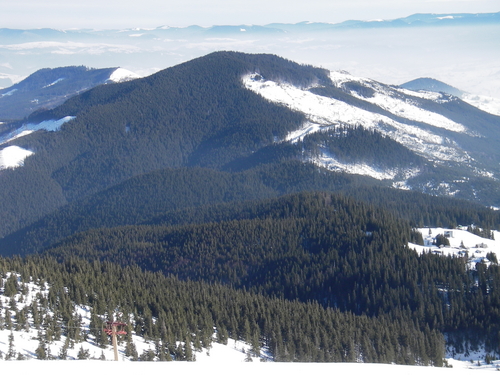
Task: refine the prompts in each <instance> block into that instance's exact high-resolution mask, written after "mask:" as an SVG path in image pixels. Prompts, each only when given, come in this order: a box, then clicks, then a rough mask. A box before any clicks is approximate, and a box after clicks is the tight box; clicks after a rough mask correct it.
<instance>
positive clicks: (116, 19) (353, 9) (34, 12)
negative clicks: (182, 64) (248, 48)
mask: <svg viewBox="0 0 500 375" xmlns="http://www.w3.org/2000/svg"><path fill="white" fill-rule="evenodd" d="M498 11H500V1H499V0H306V1H304V0H300V1H299V0H294V1H276V0H212V1H205V0H182V1H179V0H176V1H171V0H78V1H74V0H43V1H41V0H1V1H0V28H19V29H23V28H40V27H50V28H59V29H70V28H97V29H103V28H104V29H106V28H123V27H157V26H162V25H169V26H189V25H194V24H196V25H200V26H211V25H238V24H256V25H263V24H267V23H271V22H285V23H296V22H301V21H316V22H333V23H337V22H342V21H345V20H349V19H358V20H369V19H379V18H383V19H394V18H399V17H405V16H408V15H411V14H414V13H494V12H498Z"/></svg>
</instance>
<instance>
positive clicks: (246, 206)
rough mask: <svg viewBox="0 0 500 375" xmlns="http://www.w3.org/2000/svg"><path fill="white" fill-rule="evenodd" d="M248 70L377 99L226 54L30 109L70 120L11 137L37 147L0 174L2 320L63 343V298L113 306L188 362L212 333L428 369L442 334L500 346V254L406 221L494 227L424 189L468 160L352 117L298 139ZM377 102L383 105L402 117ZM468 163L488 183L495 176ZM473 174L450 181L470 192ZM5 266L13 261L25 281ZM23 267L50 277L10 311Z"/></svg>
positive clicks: (472, 207)
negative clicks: (352, 168) (440, 249)
mask: <svg viewBox="0 0 500 375" xmlns="http://www.w3.org/2000/svg"><path fill="white" fill-rule="evenodd" d="M249 74H252V76H253V77H255V79H256V80H259V82H260V83H262V80H263V79H261V78H262V77H266V79H273V80H274V81H273V82H274V83H272V84H273V85H278V84H277V83H276V82H278V83H279V84H282V86H283V87H285V86H286V87H290V85H294V87H295V88H297V87H299V88H310V91H308V94H310V93H311V92H313V91H314V92H321V93H322V94H321V95H323V96H321V95H320V96H321V100H327V98H329V97H331V96H334V95H337V96H342V97H344V98H348V97H349V98H350V99H349V100H350V101H351V102H352V103H354V104H353V106H354V107H355V109H354V110H355V111H357V110H358V109H360V108H361V107H363V108H364V109H366V108H368V107H373V108H375V107H377V105H375V104H373V103H369V102H367V101H364V99H362V98H365V97H366V98H371V97H375V89H372V91H373V92H372V91H370V90H369V89H367V86H363V85H361V84H357V85H356V84H355V83H353V82H347V84H346V86H345V87H343V88H339V87H334V85H333V83H331V81H329V80H330V78H329V77H328V73H327V72H326V71H324V70H323V69H318V68H313V67H309V66H302V65H298V64H295V63H293V62H290V61H287V60H284V59H281V58H278V57H276V56H271V55H245V54H240V53H231V52H220V53H214V54H211V55H208V56H205V57H203V58H199V59H196V60H193V61H190V62H188V63H185V64H181V65H179V66H176V67H173V68H170V69H167V70H165V71H162V72H159V73H157V74H155V75H152V76H150V77H147V78H144V79H140V80H136V81H133V82H127V83H123V84H114V85H105V86H100V87H97V88H95V89H93V90H90V91H87V92H85V93H83V94H81V95H78V96H75V97H73V98H71V99H70V100H68V101H67V102H66V103H65V104H63V105H61V106H59V107H57V108H54V109H52V110H50V111H41V112H38V113H35V114H33V115H32V116H31V117H30V118H29V119H28V121H30V122H32V123H37V122H40V121H44V120H50V119H52V120H53V119H63V118H67V119H71V120H68V121H67V122H65V123H64V124H63V125H62V127H61V129H60V130H57V131H43V130H42V131H37V132H34V133H31V134H30V135H26V136H20V137H18V138H16V139H12V140H10V141H8V144H9V145H17V146H18V147H23V148H25V149H29V150H33V152H34V155H32V156H30V157H28V158H26V159H25V160H24V166H20V167H18V168H15V169H6V170H1V171H0V194H1V196H2V199H1V200H0V222H1V223H2V225H1V226H0V255H2V256H9V257H10V258H0V273H2V277H3V278H4V279H6V280H8V279H9V280H10V281H8V282H7V281H5V285H3V287H4V289H3V293H4V296H6V297H8V298H10V301H9V307H7V306H5V309H4V310H7V311H6V312H5V313H4V314H3V316H1V314H0V317H1V318H3V322H1V321H0V329H1V328H6V329H12V328H13V329H23V327H22V326H23V323H24V325H29V324H31V322H33V324H37V323H36V322H39V323H38V324H40V328H39V330H40V332H41V333H40V335H42V334H43V335H46V336H47V340H53V339H54V338H53V336H54V333H53V331H51V330H48V329H47V326H50V325H52V326H51V327H53V328H54V329H55V327H62V328H61V329H63V331H64V330H66V334H67V335H69V336H67V337H69V339H70V340H73V341H74V342H75V343H76V341H75V340H76V339H75V337H73V336H72V337H70V336H71V333H70V330H69V328H68V327H70V326H72V324H74V322H75V319H77V318H75V314H76V313H75V311H76V310H74V309H73V308H74V305H75V304H76V305H80V306H81V305H83V306H86V307H84V308H88V309H92V311H93V312H95V315H96V316H94V319H97V316H99V319H101V318H103V315H105V314H107V315H108V317H112V316H113V314H115V313H119V314H122V315H123V316H124V319H126V320H127V324H129V331H135V332H136V333H138V334H141V335H143V336H145V337H148V338H149V339H151V340H154V342H155V345H156V349H157V350H156V353H153V354H151V353H149V354H151V356H150V359H160V360H163V359H181V360H184V359H190V358H191V356H190V355H189V354H186V350H187V349H186V348H187V347H189V348H191V346H190V343H191V344H192V345H193V348H199V347H201V346H203V347H207V346H209V345H210V342H211V340H212V337H213V335H214V333H215V334H216V337H217V340H219V341H221V342H224V341H225V340H227V338H228V337H231V338H234V339H239V340H243V341H246V342H248V343H250V344H251V345H252V347H253V350H255V351H258V350H260V349H259V348H262V347H266V348H267V349H268V350H270V352H271V354H272V356H273V358H274V359H275V360H278V361H298V360H300V361H375V362H388V363H392V362H394V363H405V364H432V365H437V366H441V365H442V364H443V356H444V354H443V353H444V347H445V346H444V345H445V342H444V338H445V337H446V339H447V344H449V345H452V346H453V347H454V349H455V351H456V352H457V353H461V352H464V351H467V350H468V349H469V348H470V347H472V346H477V345H480V344H481V345H484V346H485V348H486V350H488V351H491V352H498V350H497V348H498V347H499V344H500V341H499V336H498V331H499V330H500V309H499V306H500V285H499V283H500V278H499V270H500V269H499V266H498V264H497V262H493V261H492V262H490V263H488V264H486V263H481V262H479V263H477V265H474V266H470V264H469V263H468V259H467V256H468V255H467V256H465V255H464V256H461V257H444V256H440V255H436V254H431V253H430V252H427V251H424V252H423V253H417V252H416V251H414V250H413V249H411V248H410V247H409V243H413V244H419V245H423V237H422V234H421V233H420V232H418V231H417V230H415V228H422V227H425V226H433V227H449V228H454V227H456V226H458V225H464V226H470V227H471V230H477V231H478V232H480V231H482V233H488V234H490V233H491V231H492V230H498V229H500V211H495V210H493V209H490V208H487V207H485V206H483V205H481V204H478V203H477V202H473V201H466V200H460V199H457V198H452V197H442V196H441V197H438V196H433V195H431V194H423V193H422V192H421V191H426V188H429V190H428V191H429V192H430V193H435V192H436V190H432V188H433V187H434V186H441V185H443V186H444V187H443V189H444V188H447V187H449V186H447V185H446V184H445V183H443V182H442V181H448V180H450V181H451V180H453V179H455V178H458V177H457V176H459V178H460V179H461V180H460V183H462V182H465V181H468V180H467V178H468V177H467V176H469V175H467V173H470V174H473V173H475V172H470V171H469V172H467V173H465V174H462V170H461V169H453V168H451V169H450V167H449V166H450V165H452V164H453V163H451V162H450V163H434V161H433V160H431V159H430V158H427V157H425V155H421V154H419V153H417V152H416V151H412V150H411V149H410V148H408V147H405V146H403V145H402V144H401V143H399V142H397V141H395V140H394V139H392V138H391V137H390V136H388V135H387V134H386V133H383V132H381V131H380V130H377V129H374V128H364V127H363V126H358V125H356V126H350V125H349V124H348V123H342V124H337V125H338V126H331V127H330V128H327V129H323V131H320V132H314V131H311V132H310V133H307V132H306V133H304V134H302V135H300V136H297V137H296V138H295V139H294V141H293V142H292V141H290V140H289V138H287V137H289V136H290V134H292V132H294V131H296V130H297V129H299V128H300V127H302V126H304V124H308V122H307V121H310V120H311V119H310V118H308V117H307V116H306V115H305V114H304V113H302V112H299V111H294V110H291V109H290V107H289V106H287V105H284V104H283V105H280V104H276V103H272V102H271V101H270V100H267V99H265V98H264V97H263V96H261V95H259V94H257V93H255V92H253V91H252V90H249V89H247V88H245V86H244V83H243V81H242V77H243V76H245V77H247V76H248V75H249ZM257 75H259V77H261V78H258V77H257ZM260 83H259V84H260ZM268 84H269V85H271V83H268ZM287 85H288V86H287ZM278 86H279V85H278ZM374 87H376V85H375V84H374ZM377 87H378V86H377ZM349 90H350V91H353V92H355V94H348V91H349ZM304 95H305V94H304ZM349 95H350V96H349ZM398 95H399V94H398ZM366 98H365V99H366ZM346 100H348V99H346ZM419 103H424V104H425V105H427V106H433V105H436V106H438V104H439V103H435V102H432V101H430V100H427V99H425V100H424V99H422V100H420V99H419ZM424 104H422V105H424ZM332 105H333V104H332ZM342 105H344V104H342ZM456 105H457V106H458V107H459V108H460V110H463V108H464V107H463V106H462V104H460V103H458V104H456ZM454 106H455V104H449V105H448V106H447V107H443V108H444V109H442V111H452V109H453V108H457V107H454ZM350 108H351V107H350ZM377 108H378V110H377V111H378V113H376V115H377V116H378V115H387V116H389V115H390V116H391V120H394V119H397V120H398V121H403V120H404V118H403V115H394V114H391V113H390V111H389V110H388V109H381V107H377ZM351 109H352V108H351ZM419 113H420V112H419ZM455 116H459V115H458V114H457V113H455ZM482 118H483V120H484V119H486V117H482ZM402 119H403V120H402ZM405 121H406V120H405ZM484 121H486V120H484ZM407 122H408V123H410V125H411V126H417V125H416V124H417V122H418V121H416V120H408V121H407ZM309 124H310V123H309ZM440 124H441V123H440ZM446 124H448V123H446ZM478 124H479V125H478V126H479V127H481V126H486V125H485V123H483V122H480V123H478ZM314 126H316V125H314ZM314 126H312V127H314ZM398 126H399V125H398ZM489 126H490V125H489ZM426 127H427V128H428V127H430V125H425V124H424V125H422V128H421V129H420V130H422V129H423V128H426ZM412 129H416V128H412ZM301 130H304V128H301ZM306 130H307V129H306ZM453 131H454V130H449V129H446V130H443V128H439V127H438V133H436V134H440V136H441V135H446V134H451V132H453ZM429 134H430V133H429ZM463 137H464V138H463V139H466V138H465V137H469V134H466V133H464V135H463ZM470 137H472V136H470ZM495 137H497V136H496V135H495ZM472 138H473V137H472ZM481 142H483V141H481ZM449 143H450V144H451V143H452V142H451V141H450V142H449ZM2 147H3V145H2ZM325 154H328V155H335V157H336V158H337V159H336V161H337V162H339V163H347V164H352V165H355V164H360V165H364V164H366V165H368V164H369V165H370V166H372V167H373V168H379V169H381V170H382V169H391V170H394V171H396V172H395V173H400V174H407V173H409V172H412V171H419V173H422V174H420V175H414V176H413V177H412V178H413V180H414V182H415V184H416V185H417V184H420V185H421V186H420V187H419V189H418V190H417V189H415V190H402V189H394V188H393V187H391V186H392V182H391V181H389V182H387V181H385V180H377V179H375V178H371V177H368V176H361V175H352V174H347V173H343V172H339V171H335V170H332V169H329V168H328V167H327V166H320V165H318V163H315V161H314V158H319V157H320V156H321V155H323V156H324V155H325ZM464 154H466V153H464ZM468 160H469V159H468ZM456 163H458V162H456ZM443 178H444V180H443ZM481 178H484V180H481V183H484V184H486V183H485V182H484V181H486V180H488V181H489V183H490V184H491V191H492V192H493V193H492V194H494V192H495V191H496V190H495V189H498V184H497V183H496V182H495V181H494V179H491V178H490V179H488V178H489V177H484V176H483V177H481ZM419 179H420V180H419ZM475 181H476V182H477V181H479V180H475ZM476 182H471V183H470V184H468V185H467V186H465V185H463V186H464V187H463V190H464V191H466V190H467V194H469V193H470V194H472V195H473V194H475V192H476V191H477V188H478V186H477V185H476ZM484 186H485V185H483V186H482V188H484ZM403 187H404V186H403ZM406 188H408V189H409V187H408V186H406ZM470 194H469V195H470ZM456 196H457V197H459V196H461V195H460V193H459V192H457V194H456ZM473 228H474V229H473ZM442 244H443V246H444V245H445V241H443V243H442ZM492 259H493V258H492ZM8 272H18V273H20V274H21V278H20V279H19V280H18V282H19V283H21V284H18V285H17V286H16V285H15V283H14V279H13V278H11V276H10V275H11V274H10V273H9V274H8ZM28 281H32V282H37V283H39V284H40V285H45V284H43V282H44V281H47V282H48V285H49V287H50V292H49V294H48V297H47V298H46V299H44V298H43V296H39V301H38V302H37V303H38V304H39V305H42V306H43V308H41V309H39V308H38V307H36V306H31V307H29V306H28V307H26V309H25V308H24V307H23V308H20V309H18V310H19V311H17V310H16V303H17V302H19V300H20V299H21V300H22V299H23V297H22V296H19V294H22V291H23V290H25V289H26V288H27V287H26V286H24V287H23V286H22V285H23V284H22V283H23V282H24V283H27V282H28ZM21 311H23V312H22V313H21ZM38 313H40V314H41V315H44V316H45V317H44V318H40V316H38V317H37V314H38ZM23 316H24V318H23ZM26 316H28V317H30V318H28V319H26ZM49 316H52V318H49ZM23 319H24V321H23ZM9 320H10V323H9ZM95 321H97V320H95ZM93 324H95V322H94V323H93ZM64 327H66V328H64ZM214 327H215V329H214ZM28 328H29V327H28ZM94 328H95V327H94ZM29 329H31V328H29ZM37 329H38V328H37ZM90 336H92V335H90ZM90 340H96V342H97V341H98V340H100V339H99V338H97V337H91V338H90ZM40 341H41V342H42V341H43V340H42V339H40ZM178 341H182V342H183V343H184V345H185V346H184V348H179V347H178V345H177V344H175V343H176V342H178ZM99 344H102V343H99ZM128 353H129V354H130V355H128V356H129V357H131V358H135V359H137V358H139V359H141V358H140V357H137V356H136V355H133V354H131V353H132V352H128ZM149 354H148V353H146V354H145V356H146V357H147V356H148V355H149ZM146 357H142V359H145V358H146Z"/></svg>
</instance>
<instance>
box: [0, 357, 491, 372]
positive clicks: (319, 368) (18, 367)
mask: <svg viewBox="0 0 500 375" xmlns="http://www.w3.org/2000/svg"><path fill="white" fill-rule="evenodd" d="M476 368H481V367H476ZM484 369H486V368H484ZM487 369H488V370H490V371H495V370H496V369H495V368H494V367H489V368H487ZM2 370H3V371H5V372H16V373H19V372H21V373H29V372H32V371H33V372H36V373H37V374H39V375H45V374H51V375H52V374H67V373H71V374H72V375H79V374H82V375H83V374H84V375H88V374H89V373H94V374H105V373H112V372H116V373H122V374H134V373H147V374H152V375H154V374H165V373H169V374H177V373H182V374H185V375H191V374H193V375H194V374H202V373H205V374H220V375H224V374H234V373H237V374H238V375H254V374H256V373H257V374H259V375H276V374H287V375H294V374H304V373H314V374H315V375H331V374H350V375H358V374H359V375H365V374H384V375H400V374H405V375H424V374H426V375H446V374H469V373H470V370H467V369H463V368H460V369H456V368H453V369H449V368H435V367H417V366H397V365H386V364H363V363H271V362H269V363H261V362H253V363H244V362H242V363H228V362H226V361H225V360H221V361H214V362H210V363H203V362H112V361H78V362H77V361H37V360H31V361H12V362H2Z"/></svg>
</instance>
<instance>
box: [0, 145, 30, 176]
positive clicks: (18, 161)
mask: <svg viewBox="0 0 500 375" xmlns="http://www.w3.org/2000/svg"><path fill="white" fill-rule="evenodd" d="M30 155H33V151H29V150H25V149H24V148H21V147H18V146H9V147H6V148H4V149H2V150H0V170H2V169H7V168H17V167H21V166H23V165H24V159H26V158H27V157H28V156H30Z"/></svg>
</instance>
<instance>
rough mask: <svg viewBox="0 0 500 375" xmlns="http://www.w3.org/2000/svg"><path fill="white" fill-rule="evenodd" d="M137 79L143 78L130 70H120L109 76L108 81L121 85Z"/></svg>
mask: <svg viewBox="0 0 500 375" xmlns="http://www.w3.org/2000/svg"><path fill="white" fill-rule="evenodd" d="M137 78H141V76H140V75H138V74H136V73H134V72H131V71H130V70H127V69H123V68H118V69H116V70H115V71H114V72H113V73H112V74H111V75H110V76H109V80H108V81H111V82H116V83H119V82H126V81H131V80H133V79H137Z"/></svg>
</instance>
